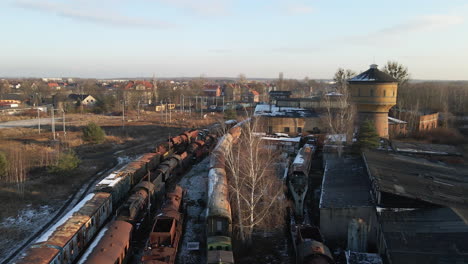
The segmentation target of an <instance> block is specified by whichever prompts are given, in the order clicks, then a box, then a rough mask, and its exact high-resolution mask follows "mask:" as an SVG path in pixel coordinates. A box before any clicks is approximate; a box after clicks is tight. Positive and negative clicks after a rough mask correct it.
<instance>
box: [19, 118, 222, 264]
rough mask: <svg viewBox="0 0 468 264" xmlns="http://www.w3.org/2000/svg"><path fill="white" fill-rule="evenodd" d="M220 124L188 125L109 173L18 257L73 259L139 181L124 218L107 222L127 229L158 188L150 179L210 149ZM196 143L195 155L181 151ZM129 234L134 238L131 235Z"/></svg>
mask: <svg viewBox="0 0 468 264" xmlns="http://www.w3.org/2000/svg"><path fill="white" fill-rule="evenodd" d="M221 128H222V126H221V125H219V124H217V125H214V126H212V127H211V128H210V129H208V130H204V131H198V130H190V131H186V132H184V133H182V134H181V135H178V136H176V137H173V138H171V139H169V140H168V141H167V142H165V143H163V144H160V145H159V146H158V147H157V148H156V150H155V152H153V153H147V154H145V155H143V156H141V157H140V158H138V159H137V160H135V161H133V162H131V163H129V164H128V165H127V166H125V167H124V168H122V169H120V170H118V171H115V172H113V173H111V174H110V175H109V176H108V177H106V178H104V179H103V180H102V181H100V182H99V183H98V184H97V185H96V186H95V190H94V192H93V193H91V194H89V195H87V196H86V197H85V198H84V199H83V200H82V201H80V203H79V204H77V205H76V206H75V207H74V208H73V209H72V210H70V211H69V212H68V213H67V214H66V215H65V216H64V217H62V218H61V219H60V220H59V221H58V222H57V223H55V225H53V226H52V227H51V228H50V229H48V230H47V231H46V232H45V233H44V234H43V235H42V236H41V237H40V238H39V239H37V240H36V241H35V242H34V244H32V245H31V246H30V247H29V248H28V249H27V250H26V251H25V252H24V253H23V254H22V255H21V256H20V258H19V259H18V261H16V263H17V264H25V263H37V264H45V263H50V264H62V263H63V264H65V263H74V262H75V261H76V260H77V258H78V257H79V256H80V255H81V254H83V252H84V250H85V249H86V247H88V246H89V244H90V242H91V241H92V240H93V238H94V236H96V234H97V233H98V232H99V230H100V229H101V228H102V227H103V225H104V224H105V223H106V221H107V219H108V218H109V217H110V216H111V215H112V213H113V212H114V211H116V209H117V208H119V205H120V204H122V202H123V201H124V200H125V198H126V197H127V196H128V194H129V191H130V190H132V188H133V187H135V188H134V189H133V191H132V192H131V193H132V195H131V196H130V198H129V200H128V201H127V202H126V203H125V204H124V206H123V209H122V210H121V212H122V214H121V215H119V216H120V217H121V220H118V221H121V222H117V221H114V222H112V223H111V226H109V228H110V229H112V228H114V229H115V228H117V229H118V228H120V229H123V230H126V231H124V232H127V231H128V228H129V227H130V226H132V223H133V221H134V220H135V219H136V217H137V216H138V215H139V214H140V213H141V212H142V210H141V209H142V208H143V207H144V206H145V205H146V199H144V197H145V196H148V195H152V194H153V193H154V188H153V187H152V186H151V184H153V185H156V184H157V183H158V182H162V181H165V180H167V179H168V177H169V174H170V173H171V171H172V170H174V168H175V167H177V165H178V164H179V163H180V162H181V161H182V160H184V157H185V159H187V160H188V159H192V158H193V156H194V155H195V156H196V155H203V151H207V150H208V149H209V144H214V141H215V139H216V136H218V135H220V134H221V133H222V129H221ZM198 137H201V138H202V139H203V141H204V143H203V144H201V143H200V142H198V143H195V142H197V138H198ZM207 141H208V144H207V143H206V142H207ZM192 144H195V145H197V146H202V147H201V148H200V147H196V148H195V147H193V146H192V147H191V148H192V153H191V154H193V155H190V157H189V158H187V154H185V155H184V154H183V153H184V152H185V150H186V149H187V148H189V146H191V145H192ZM187 162H188V161H187ZM156 169H157V172H156V173H153V174H151V173H150V174H149V175H148V172H150V171H155V170H156ZM150 175H152V176H150ZM144 177H147V178H149V179H148V180H147V181H144V182H146V183H144V182H142V179H143V178H144ZM150 177H151V178H150ZM153 177H154V178H153ZM139 183H140V184H139ZM149 183H151V184H149ZM123 212H125V213H123ZM122 219H123V220H122ZM129 225H130V226H129ZM132 227H133V226H132ZM130 230H131V229H130ZM130 233H131V231H130ZM99 235H101V238H102V236H103V235H104V233H103V232H101V233H99ZM99 235H98V236H99ZM110 237H112V236H110ZM128 240H129V241H130V239H128ZM112 241H113V240H112ZM116 242H118V241H116ZM93 243H94V242H93ZM119 244H120V245H121V247H120V248H123V249H124V251H127V250H128V246H126V245H124V244H125V243H122V242H119ZM125 253H126V252H125ZM119 261H121V260H119ZM112 263H115V261H114V262H112Z"/></svg>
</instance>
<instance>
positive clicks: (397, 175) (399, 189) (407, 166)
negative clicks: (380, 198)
mask: <svg viewBox="0 0 468 264" xmlns="http://www.w3.org/2000/svg"><path fill="white" fill-rule="evenodd" d="M364 156H365V159H366V162H367V166H368V168H369V171H370V173H371V179H372V180H373V181H374V187H375V188H376V190H378V191H380V192H387V193H391V194H395V195H399V196H403V197H408V198H412V199H416V200H422V201H425V202H429V203H433V204H438V205H444V206H449V207H459V208H468V196H467V195H466V194H467V193H468V178H467V177H466V175H468V171H467V169H466V166H465V167H463V166H448V165H446V164H443V163H441V162H431V161H429V160H426V159H422V158H414V157H409V156H405V155H398V154H394V153H392V152H385V151H366V152H365V153H364Z"/></svg>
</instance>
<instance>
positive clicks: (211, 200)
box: [206, 127, 241, 263]
mask: <svg viewBox="0 0 468 264" xmlns="http://www.w3.org/2000/svg"><path fill="white" fill-rule="evenodd" d="M240 133H241V128H240V127H232V128H231V129H230V130H229V133H227V134H226V135H224V136H223V137H222V138H221V139H220V140H219V142H218V144H217V145H216V147H215V149H214V150H213V152H212V155H211V157H210V168H211V169H210V170H209V172H208V206H207V219H206V224H207V227H206V232H207V234H206V236H207V245H206V248H207V263H234V256H233V253H232V243H231V234H232V218H231V206H230V204H229V193H228V182H227V176H226V170H225V167H226V165H225V155H226V153H227V152H228V151H230V149H231V147H232V144H233V142H234V141H235V140H236V139H237V138H238V137H239V136H240Z"/></svg>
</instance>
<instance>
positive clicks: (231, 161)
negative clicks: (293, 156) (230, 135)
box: [225, 120, 286, 245]
mask: <svg viewBox="0 0 468 264" xmlns="http://www.w3.org/2000/svg"><path fill="white" fill-rule="evenodd" d="M256 126H257V121H255V120H253V121H251V123H250V124H247V125H245V126H244V127H243V128H242V135H241V136H240V138H239V139H238V143H237V144H236V145H235V146H233V147H232V148H231V149H230V150H229V151H228V153H227V155H226V156H225V157H226V160H225V163H226V168H227V169H228V171H229V187H230V188H229V191H230V198H231V204H232V205H233V206H232V208H233V219H234V220H235V221H234V223H235V224H234V227H235V230H236V231H237V233H238V235H239V238H240V239H241V240H242V242H243V243H244V244H245V245H250V244H251V243H252V235H253V233H254V232H255V231H262V230H263V231H265V230H273V229H275V228H277V227H278V226H280V225H281V222H282V221H283V220H284V212H285V204H286V202H285V200H286V199H285V197H284V188H283V183H282V181H281V180H280V179H279V176H278V174H279V173H278V172H277V171H276V170H275V167H274V166H273V164H274V162H275V160H276V159H277V157H278V154H277V153H275V152H273V150H272V149H271V148H265V143H264V142H263V141H262V140H261V138H259V137H258V136H256V135H255V134H254V131H255V127H256Z"/></svg>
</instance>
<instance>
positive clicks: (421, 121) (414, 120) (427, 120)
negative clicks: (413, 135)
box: [393, 111, 439, 132]
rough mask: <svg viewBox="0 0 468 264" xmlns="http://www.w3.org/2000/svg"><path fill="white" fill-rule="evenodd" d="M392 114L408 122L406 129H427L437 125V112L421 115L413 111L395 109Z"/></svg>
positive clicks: (417, 130)
mask: <svg viewBox="0 0 468 264" xmlns="http://www.w3.org/2000/svg"><path fill="white" fill-rule="evenodd" d="M393 116H396V117H397V118H398V119H401V120H404V121H406V122H408V127H407V130H411V131H412V132H423V131H429V130H431V129H434V128H437V127H438V119H439V113H432V114H427V115H421V114H419V113H414V112H398V111H395V112H394V113H393Z"/></svg>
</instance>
